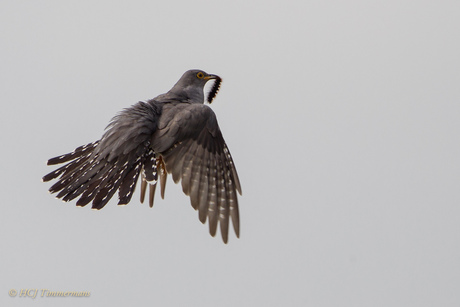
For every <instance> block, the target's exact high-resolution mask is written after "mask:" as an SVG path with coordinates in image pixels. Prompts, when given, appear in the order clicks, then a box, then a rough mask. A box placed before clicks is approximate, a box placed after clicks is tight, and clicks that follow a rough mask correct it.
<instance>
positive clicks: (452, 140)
mask: <svg viewBox="0 0 460 307" xmlns="http://www.w3.org/2000/svg"><path fill="white" fill-rule="evenodd" d="M459 12H460V3H459V2H458V1H420V0H418V1H404V0H403V1H401V0H398V1H393V0H386V1H368V0H363V1H330V0H323V1H304V0H301V1H300V0H299V1H215V0H210V1H161V2H160V1H129V4H128V1H126V3H125V4H121V3H117V2H116V1H82V0H79V1H9V0H2V1H1V2H0V28H1V29H2V31H1V33H0V39H1V48H0V66H1V69H0V100H1V102H2V112H1V121H0V127H1V131H2V133H1V144H2V145H1V146H2V150H1V161H2V162H1V175H0V186H1V192H2V193H1V194H2V204H1V206H0V210H1V213H0V239H1V241H0V242H1V262H0V276H1V278H0V291H1V292H0V305H1V306H82V305H85V306H108V305H109V304H110V305H117V306H122V305H124V306H144V305H149V306H417V307H420V306H459V305H460V291H459V289H460V189H459V184H460V146H459V141H460V140H459V132H460V56H459V55H460V35H459V27H460V16H459ZM191 68H200V69H203V70H205V71H207V72H209V73H214V74H218V75H220V76H221V77H222V78H223V84H222V87H221V91H220V93H219V95H218V96H217V98H216V99H215V100H214V103H213V105H212V108H213V110H214V111H215V112H216V114H217V117H218V120H219V124H220V127H221V129H222V131H223V134H224V138H225V140H226V141H227V144H228V146H229V148H230V151H231V152H232V155H233V158H234V160H235V163H236V166H237V169H238V172H239V175H240V179H241V183H242V187H243V196H242V197H241V198H240V214H241V223H242V225H241V238H240V239H236V238H235V235H234V233H233V232H232V233H231V235H230V240H229V244H228V245H225V244H223V243H222V241H221V238H220V234H218V236H217V237H216V238H212V237H211V236H210V235H209V234H208V225H207V224H206V225H202V224H201V223H200V222H199V221H198V216H197V213H196V212H195V211H194V210H193V209H192V207H191V206H190V204H189V200H188V198H187V197H186V196H185V195H183V194H182V191H181V188H180V187H179V186H178V185H174V184H173V183H172V181H169V184H168V186H167V190H166V199H165V200H160V199H159V198H158V197H157V199H156V204H155V206H154V208H153V209H150V208H149V207H148V206H147V205H145V204H144V205H141V204H140V202H139V192H138V191H137V192H136V194H135V196H134V197H133V200H132V201H131V203H130V204H129V205H128V206H124V207H118V206H116V200H112V201H111V202H110V203H109V204H108V205H107V206H106V207H105V208H104V209H103V210H101V211H97V212H96V211H93V210H91V209H90V208H89V207H85V208H77V207H76V206H75V201H73V202H71V203H67V204H64V203H62V202H61V201H59V200H56V199H55V198H54V197H53V196H52V195H49V194H48V193H47V189H48V188H49V187H50V185H51V184H49V183H42V182H41V177H42V176H43V175H45V174H46V173H48V172H50V171H52V170H53V169H54V168H51V167H47V166H46V165H45V162H46V160H47V159H48V158H50V157H54V156H57V155H60V154H63V153H67V152H69V151H72V150H73V149H74V148H75V147H77V146H79V145H82V144H86V143H88V142H91V141H94V140H96V139H99V138H100V137H101V135H102V133H103V129H104V128H105V126H106V125H107V124H108V122H109V120H110V119H111V118H112V117H113V116H114V115H115V114H116V113H117V112H118V111H120V110H121V109H122V108H124V107H128V106H130V105H132V104H134V103H135V102H137V101H138V100H144V99H149V98H153V97H155V96H156V95H158V94H160V93H164V92H166V91H168V90H169V89H170V88H171V87H172V86H173V85H174V83H175V82H176V81H177V80H178V79H179V77H180V76H181V75H182V73H183V72H184V71H186V70H188V69H191ZM35 288H37V289H42V288H45V289H50V290H52V291H90V292H91V296H90V297H89V298H70V297H67V298H46V297H44V298H40V297H37V298H36V299H35V300H33V299H31V298H20V297H14V298H11V297H9V295H8V291H9V290H10V289H17V290H18V291H20V290H21V289H35Z"/></svg>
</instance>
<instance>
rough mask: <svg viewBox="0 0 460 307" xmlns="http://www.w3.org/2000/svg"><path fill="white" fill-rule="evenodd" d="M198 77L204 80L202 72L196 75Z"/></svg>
mask: <svg viewBox="0 0 460 307" xmlns="http://www.w3.org/2000/svg"><path fill="white" fill-rule="evenodd" d="M196 76H197V77H198V79H203V77H204V74H203V73H202V72H201V71H200V72H199V73H197V74H196Z"/></svg>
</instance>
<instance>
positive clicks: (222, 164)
mask: <svg viewBox="0 0 460 307" xmlns="http://www.w3.org/2000/svg"><path fill="white" fill-rule="evenodd" d="M209 80H214V84H213V87H212V88H211V90H210V92H209V94H208V95H207V97H206V98H207V99H206V100H207V101H208V103H211V102H212V101H213V99H214V97H215V96H216V94H217V92H218V91H219V88H220V84H221V81H222V79H221V78H220V77H219V76H217V75H212V74H207V73H206V72H204V71H202V70H189V71H187V72H185V73H184V74H183V75H182V77H181V78H180V79H179V81H178V82H177V83H176V84H175V85H174V86H173V87H172V88H171V90H169V92H167V93H165V94H161V95H159V96H157V97H155V98H153V99H150V100H148V101H139V102H138V103H136V104H134V105H132V106H131V107H129V108H126V109H124V110H123V111H121V112H120V113H119V114H117V115H116V116H115V117H114V118H112V120H111V122H110V123H109V125H108V126H107V128H106V130H105V132H104V134H103V135H102V137H101V139H100V140H97V141H95V142H92V143H89V144H86V145H83V146H80V147H77V148H76V149H75V150H74V151H72V152H70V153H67V154H64V155H61V156H58V157H55V158H51V159H49V160H48V163H47V164H48V165H56V164H62V163H65V164H64V165H63V166H61V167H59V168H58V169H56V170H55V171H53V172H51V173H49V174H47V175H45V176H44V177H43V181H45V182H46V181H50V180H52V179H57V182H56V183H54V185H53V186H51V188H50V189H49V191H50V192H51V193H58V194H57V196H56V197H57V198H60V199H62V200H63V201H66V202H68V201H71V200H73V199H75V198H79V199H78V201H77V202H76V204H77V206H82V207H83V206H86V205H87V204H89V203H90V202H91V203H92V208H93V209H97V210H99V209H102V208H103V207H104V206H105V205H106V204H107V202H108V201H109V200H110V199H111V198H112V196H113V195H114V194H115V192H117V191H118V205H126V204H128V203H129V202H130V200H131V197H132V196H133V192H134V190H135V188H136V184H137V181H138V179H139V177H140V186H141V187H140V189H141V197H140V198H141V199H140V201H141V203H142V202H144V199H145V196H146V192H147V190H148V189H147V187H149V193H148V198H149V205H150V207H153V201H154V196H155V190H156V186H157V182H158V181H159V183H160V184H159V185H160V193H161V197H162V198H164V193H165V187H166V179H167V176H168V174H171V175H172V178H173V180H174V182H175V183H178V182H179V181H180V182H181V184H182V190H183V192H184V193H185V194H186V195H188V196H189V197H190V202H191V205H192V207H193V208H194V209H195V210H197V211H198V217H199V220H200V221H201V222H202V223H203V224H204V223H205V222H206V220H207V221H208V224H209V232H210V234H211V235H212V236H215V234H216V231H217V226H218V224H219V225H220V232H221V235H222V239H223V241H224V242H225V243H227V241H228V228H229V220H230V219H231V221H232V224H233V229H234V230H235V234H236V236H237V237H239V233H240V222H239V211H238V199H237V192H238V193H239V194H240V195H241V185H240V181H239V179H238V174H237V172H236V168H235V164H234V163H233V159H232V156H231V155H230V151H229V149H228V147H227V144H226V143H225V141H224V138H223V137H222V132H221V131H220V129H219V125H218V124H217V119H216V115H215V113H214V112H213V111H212V110H211V108H210V107H209V106H207V105H205V104H204V100H205V94H204V86H205V84H206V83H207V82H208V81H209Z"/></svg>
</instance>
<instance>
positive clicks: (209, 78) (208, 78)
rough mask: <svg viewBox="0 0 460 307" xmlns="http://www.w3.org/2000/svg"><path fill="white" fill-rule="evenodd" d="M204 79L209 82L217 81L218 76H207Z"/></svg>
mask: <svg viewBox="0 0 460 307" xmlns="http://www.w3.org/2000/svg"><path fill="white" fill-rule="evenodd" d="M204 79H205V80H206V81H208V80H211V79H219V76H217V75H207V76H206V77H204Z"/></svg>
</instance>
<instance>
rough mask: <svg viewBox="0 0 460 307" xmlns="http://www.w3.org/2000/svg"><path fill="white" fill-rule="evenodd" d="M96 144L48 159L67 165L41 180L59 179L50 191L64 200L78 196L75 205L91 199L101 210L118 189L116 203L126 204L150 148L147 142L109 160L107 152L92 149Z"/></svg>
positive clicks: (97, 142)
mask: <svg viewBox="0 0 460 307" xmlns="http://www.w3.org/2000/svg"><path fill="white" fill-rule="evenodd" d="M98 145H99V141H96V142H94V143H89V144H87V145H84V146H80V147H78V148H76V149H75V150H74V151H73V152H71V153H68V154H64V155H61V156H59V157H55V158H52V159H50V160H49V161H48V165H55V164H60V163H66V162H67V164H65V165H64V166H62V167H60V168H58V169H57V170H55V171H53V172H51V173H49V174H47V175H45V176H44V177H43V181H50V180H52V179H56V178H58V181H57V182H56V183H55V184H54V185H53V186H51V188H50V189H49V191H50V192H51V193H57V192H58V194H57V196H56V197H57V198H60V199H62V200H63V201H66V202H67V201H71V200H73V199H75V198H78V197H80V199H79V200H78V201H77V206H86V205H87V204H88V203H90V202H92V208H93V209H102V208H103V207H104V206H105V205H106V204H107V203H108V201H109V200H110V199H111V198H112V196H113V195H114V194H115V192H116V191H117V190H118V199H119V202H118V204H119V205H126V204H128V203H129V201H130V200H131V197H132V195H133V192H134V190H135V188H136V183H137V180H138V178H139V175H140V172H141V170H142V165H143V163H144V161H145V160H146V159H148V158H150V156H149V151H148V150H145V149H146V148H148V147H147V146H148V144H145V145H144V146H141V147H140V148H138V149H139V150H132V151H131V152H129V153H127V154H125V155H119V156H117V157H116V158H115V159H109V155H106V156H105V157H101V156H99V154H98V151H97V150H95V149H96V148H97V146H98ZM144 153H145V154H144ZM149 176H156V175H152V174H149Z"/></svg>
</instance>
